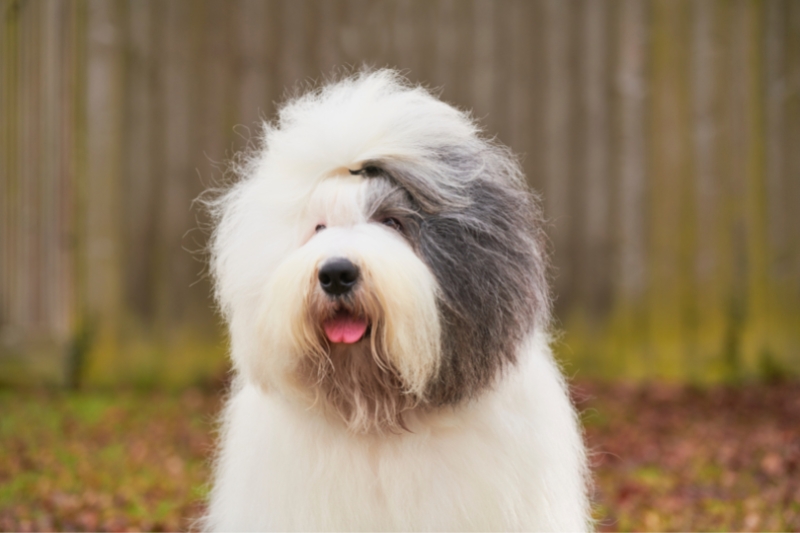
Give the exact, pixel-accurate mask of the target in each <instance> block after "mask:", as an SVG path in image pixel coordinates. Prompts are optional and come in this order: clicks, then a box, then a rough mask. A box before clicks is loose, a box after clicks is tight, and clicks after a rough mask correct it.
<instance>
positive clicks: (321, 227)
mask: <svg viewBox="0 0 800 533" xmlns="http://www.w3.org/2000/svg"><path fill="white" fill-rule="evenodd" d="M324 229H325V224H317V227H316V228H314V233H319V232H320V231H322V230H324Z"/></svg>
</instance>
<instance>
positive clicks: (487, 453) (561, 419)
mask: <svg viewBox="0 0 800 533" xmlns="http://www.w3.org/2000/svg"><path fill="white" fill-rule="evenodd" d="M258 144H259V146H258V147H257V149H255V150H251V151H250V153H249V154H248V155H246V156H245V157H243V158H241V159H239V160H238V163H237V165H236V167H237V168H236V169H235V170H236V172H237V174H238V175H239V178H240V179H239V180H238V181H237V182H236V183H235V184H234V185H232V186H231V187H230V188H229V189H228V190H226V191H224V192H223V193H222V194H220V195H218V196H217V198H216V199H215V200H212V201H211V208H212V212H213V214H214V215H215V217H216V219H215V220H216V227H215V232H214V235H213V239H212V244H211V252H212V272H213V275H214V279H215V282H216V295H217V298H218V301H219V304H220V306H221V309H222V311H223V313H224V316H225V318H226V320H227V322H228V325H229V329H230V338H231V343H232V348H231V354H232V359H233V365H234V369H235V375H236V378H235V380H234V384H233V390H232V391H231V396H230V399H229V401H228V403H227V406H226V408H225V410H224V413H223V416H222V431H221V449H220V451H219V454H218V457H217V461H216V463H215V475H214V483H213V490H212V491H211V495H210V502H209V507H208V513H207V516H206V517H205V524H204V525H205V528H206V529H208V530H219V531H256V530H340V531H345V530H542V531H544V530H548V531H551V530H561V531H568V530H569V531H578V530H585V529H587V528H590V527H591V522H590V516H589V504H588V498H587V489H586V482H587V469H586V454H585V451H584V447H583V442H582V437H581V431H580V429H579V424H578V420H577V417H576V413H575V410H574V409H573V406H572V404H571V403H570V400H569V397H568V395H567V390H566V387H565V382H564V379H563V378H562V375H561V373H560V371H559V368H558V366H557V365H556V364H555V362H554V360H553V357H552V355H551V352H550V348H549V346H548V323H549V297H548V287H547V279H546V277H547V276H546V270H547V268H546V262H547V258H546V253H545V251H544V246H543V240H544V237H543V232H542V227H541V221H540V213H539V210H538V207H537V202H536V201H535V198H534V197H533V196H532V194H531V193H530V192H529V190H528V189H527V187H526V185H525V182H524V177H523V175H522V171H521V169H520V166H519V164H518V162H517V161H516V160H515V158H514V157H513V156H512V155H511V154H510V152H509V151H508V150H507V149H506V148H504V147H502V146H499V145H498V144H496V143H495V142H493V141H491V140H487V139H486V138H485V137H484V136H483V135H482V134H481V132H480V130H479V128H478V126H476V124H475V122H473V121H472V119H471V118H470V116H469V115H468V114H466V113H464V112H462V111H459V110H457V109H455V108H454V107H451V106H450V105H448V104H445V103H443V102H441V101H440V100H438V99H437V98H436V97H434V96H432V95H431V94H430V93H429V92H428V91H426V90H425V89H424V88H421V87H417V86H413V85H412V84H410V83H409V82H408V81H406V80H405V79H403V78H402V77H401V76H400V75H399V74H397V73H396V72H393V71H390V70H379V71H372V72H362V73H359V74H356V75H352V76H350V77H348V78H346V79H342V80H340V81H338V82H335V83H331V84H328V85H326V86H322V87H320V88H317V89H315V90H312V91H310V92H308V93H307V94H305V95H303V96H300V97H298V98H295V99H291V100H290V101H288V102H287V103H285V104H284V105H283V106H282V107H281V109H280V112H279V115H278V119H277V120H276V121H275V122H274V123H270V124H266V125H265V126H264V129H263V134H262V136H261V138H260V140H259V143H258Z"/></svg>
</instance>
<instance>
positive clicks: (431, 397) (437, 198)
mask: <svg viewBox="0 0 800 533" xmlns="http://www.w3.org/2000/svg"><path fill="white" fill-rule="evenodd" d="M431 153H433V154H435V155H434V156H432V157H431V158H430V159H427V160H425V161H408V160H391V159H386V160H382V161H369V162H366V163H364V165H363V167H362V169H363V172H362V175H365V176H366V177H368V178H376V179H375V185H374V186H373V187H371V194H370V196H369V198H368V204H369V209H370V212H371V213H372V218H374V219H378V218H380V217H381V216H397V217H398V218H399V219H400V220H401V222H402V223H403V226H404V227H403V231H404V233H405V235H406V238H407V239H408V240H409V242H410V243H411V245H412V246H413V247H414V249H415V250H416V251H417V253H418V254H419V255H420V257H422V258H423V260H424V261H425V262H426V263H427V264H428V266H429V268H430V269H431V271H432V272H433V273H434V276H435V277H436V279H437V281H438V284H439V287H440V289H441V295H440V300H439V308H440V315H441V317H442V323H443V333H442V347H443V361H442V364H441V367H440V372H439V374H438V376H437V377H436V378H435V379H434V380H433V381H432V382H431V384H430V387H429V390H428V395H427V399H428V401H430V402H431V403H432V404H434V405H447V404H453V403H456V402H459V401H461V400H463V399H465V398H470V397H474V396H475V395H476V394H477V393H479V392H480V391H482V390H484V389H486V388H487V387H489V386H490V385H491V384H492V383H493V381H494V379H495V377H496V376H497V375H498V373H499V372H500V371H501V370H502V369H503V368H504V367H505V366H506V365H508V364H514V363H515V362H516V357H517V349H518V347H519V345H520V343H521V342H522V341H523V340H524V338H525V337H526V335H528V334H529V333H530V332H531V331H532V330H533V328H534V327H542V328H545V327H547V325H548V323H549V311H550V303H549V297H548V289H547V279H546V269H547V262H546V254H545V251H544V242H545V241H544V234H543V231H542V224H541V216H540V212H539V208H538V206H537V203H536V199H535V197H534V196H533V194H532V193H531V192H530V191H529V190H528V189H527V187H526V185H525V184H524V181H523V175H522V171H521V169H520V167H519V165H518V163H517V162H516V160H515V159H514V158H513V156H512V155H511V154H510V153H509V152H508V151H507V150H506V149H504V148H502V147H498V146H495V145H493V144H490V143H488V142H485V141H482V140H479V139H476V140H475V142H474V143H473V144H469V145H466V146H459V147H437V148H436V149H435V150H432V151H431ZM384 213H388V215H386V214H384ZM392 213H397V214H392Z"/></svg>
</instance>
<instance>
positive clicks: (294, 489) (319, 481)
mask: <svg viewBox="0 0 800 533" xmlns="http://www.w3.org/2000/svg"><path fill="white" fill-rule="evenodd" d="M237 402H238V404H239V405H238V407H237V406H235V405H234V408H235V409H238V412H235V413H232V415H233V419H232V421H231V422H232V425H231V426H230V429H229V434H228V442H227V446H226V450H225V452H224V454H223V458H222V460H223V461H224V462H225V463H226V468H225V469H223V471H224V472H227V474H229V475H228V476H225V477H228V479H227V480H226V479H220V480H218V482H219V483H220V484H221V486H222V487H225V488H227V489H228V490H230V491H231V492H234V493H238V495H237V496H236V497H234V498H230V499H229V502H230V504H231V505H233V506H235V507H238V509H236V510H233V509H231V511H233V512H230V513H227V515H228V516H230V517H238V518H237V520H241V522H240V523H231V524H230V526H231V529H253V528H255V529H305V530H319V529H340V530H341V529H364V530H367V529H369V530H384V529H410V530H411V529H453V528H456V529H496V528H497V526H498V524H503V525H505V526H507V527H508V528H511V529H517V528H518V527H519V526H520V525H521V523H520V522H519V520H520V519H524V518H525V517H524V516H521V515H525V514H527V511H529V510H531V509H533V508H536V507H539V506H540V505H537V504H536V502H532V501H530V495H532V494H537V493H540V492H541V491H537V490H535V487H534V486H532V485H531V483H532V482H534V480H535V479H537V478H539V476H536V475H533V474H534V472H531V471H530V470H534V469H536V467H535V465H533V464H532V463H531V462H530V461H529V460H527V457H526V455H528V454H526V452H525V451H524V450H523V449H522V448H524V444H521V443H522V442H524V440H525V439H524V436H522V437H523V438H522V439H520V435H516V436H511V435H502V434H499V433H502V432H499V431H498V430H497V428H491V427H487V426H486V425H481V424H478V427H470V426H468V425H467V426H464V425H463V424H462V425H461V426H460V427H454V424H455V421H452V422H453V424H450V426H451V427H448V424H447V423H446V421H442V420H439V421H438V422H437V424H436V425H434V426H433V427H430V428H427V429H426V428H424V427H421V428H417V429H415V432H414V433H405V434H401V435H384V436H374V437H359V436H354V435H352V434H349V433H347V432H344V431H342V428H341V427H339V426H333V425H329V424H327V423H325V422H321V421H320V420H319V419H314V418H312V417H303V416H300V417H297V416H295V415H296V414H297V413H296V411H295V412H294V413H289V412H288V411H287V408H286V407H285V406H282V405H280V404H276V403H272V402H271V401H270V400H268V399H266V398H265V397H263V396H262V395H260V394H259V393H257V392H247V391H242V393H240V397H239V398H237V399H236V400H234V404H236V403H237ZM256 411H258V413H256ZM239 415H240V416H241V419H242V420H244V419H245V418H247V419H248V420H250V421H252V420H262V421H264V422H265V424H263V425H261V426H260V427H257V428H253V427H248V426H247V425H245V424H237V418H239V417H240V416H239ZM442 422H444V423H442ZM234 449H236V450H237V451H236V453H231V452H233V451H234ZM242 451H244V452H245V453H242ZM526 471H528V472H527V473H526ZM243 480H244V481H245V482H244V483H243ZM234 484H236V485H235V486H234ZM229 494H230V493H229ZM541 504H544V502H541Z"/></svg>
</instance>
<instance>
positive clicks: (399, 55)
mask: <svg viewBox="0 0 800 533" xmlns="http://www.w3.org/2000/svg"><path fill="white" fill-rule="evenodd" d="M364 63H366V64H369V65H373V66H392V67H397V68H400V69H403V70H404V71H405V72H407V74H408V76H409V77H410V78H411V79H412V80H414V81H419V82H422V83H424V84H426V85H428V86H430V87H433V88H438V89H440V90H441V95H442V97H443V98H444V99H445V100H447V101H449V102H452V103H455V104H456V105H459V106H461V107H463V108H467V109H472V110H474V114H475V116H477V117H479V118H480V119H481V121H482V123H483V124H484V126H485V128H486V130H487V131H488V132H491V133H496V134H497V136H498V138H499V139H500V140H501V141H502V142H504V143H506V144H508V145H510V146H511V147H512V148H513V149H514V150H515V151H516V152H517V153H519V154H520V155H521V157H522V158H523V161H524V166H525V168H526V171H527V173H528V176H529V179H530V183H531V185H532V186H533V187H535V188H536V189H538V190H539V191H540V192H541V193H542V195H543V197H544V204H545V208H546V211H547V214H548V216H549V219H550V221H551V224H550V228H549V230H550V236H551V241H552V244H553V251H554V252H553V253H554V263H555V265H556V269H554V277H553V285H554V289H555V291H556V293H557V295H558V300H557V314H558V316H559V317H560V323H561V326H562V328H563V329H564V330H565V331H566V335H565V336H564V337H563V339H562V341H561V342H560V343H559V349H560V351H561V353H562V355H563V357H564V360H565V362H566V364H567V370H568V372H569V373H571V374H575V373H580V374H584V375H587V374H589V375H605V376H614V377H632V378H642V377H668V378H682V379H690V380H705V379H739V378H741V377H745V376H756V375H762V376H766V377H775V376H779V375H783V374H785V373H787V372H797V370H798V369H800V2H796V1H792V0H766V1H762V2H758V1H749V0H739V1H736V0H733V1H721V0H720V1H717V0H695V1H689V0H654V1H637V0H620V1H616V2H611V1H602V0H545V1H530V0H497V1H490V0H475V1H466V0H411V1H388V0H378V1H367V0H325V1H322V0H319V1H314V0H169V1H163V0H72V1H70V0H63V1H57V0H0V381H19V380H21V379H29V380H46V381H63V380H66V381H67V382H69V383H73V384H74V383H77V382H79V381H80V380H81V379H87V380H89V381H91V382H95V383H100V382H109V383H110V382H114V381H116V380H119V379H120V378H122V379H125V380H128V381H133V382H145V383H147V382H159V381H171V382H176V381H178V382H185V381H186V380H195V379H202V377H203V376H207V375H208V374H209V373H210V372H213V371H214V369H218V368H220V367H221V365H223V364H224V356H223V353H224V341H223V340H222V339H223V337H222V336H221V335H220V328H219V325H218V323H217V319H216V317H215V316H214V313H213V310H212V305H211V302H210V298H209V293H210V290H209V285H208V282H207V280H206V279H205V278H204V277H203V275H202V272H203V268H204V264H203V260H204V257H203V255H202V253H201V251H202V249H203V246H204V241H205V239H206V234H205V233H204V232H203V231H202V230H201V229H199V228H200V227H201V226H202V222H203V220H204V216H203V214H202V213H201V211H200V210H198V209H197V208H196V207H195V206H193V204H192V201H193V199H194V198H196V197H197V196H198V194H199V193H200V192H201V191H202V190H203V189H204V188H205V187H207V186H208V185H209V184H210V183H212V182H213V181H214V180H215V179H219V178H220V176H221V175H222V172H223V169H224V166H225V161H226V159H227V158H228V157H229V156H230V155H231V154H232V153H233V152H234V151H235V150H237V149H239V148H241V147H242V146H243V145H245V144H246V143H247V142H248V140H249V139H250V138H251V135H252V134H253V133H254V131H255V130H256V129H257V128H258V121H259V120H260V119H261V118H263V117H271V116H272V115H273V113H274V109H275V103H276V102H279V101H280V100H281V99H282V98H283V97H284V95H285V94H286V91H287V88H289V89H291V88H293V87H294V88H296V87H298V86H305V85H307V84H309V83H311V82H313V81H315V80H320V79H321V78H322V77H323V76H324V75H327V74H330V73H331V72H333V71H334V70H335V69H341V68H342V67H343V66H344V67H346V66H348V65H349V66H358V65H361V64H364ZM21 376H27V377H26V378H23V377H21Z"/></svg>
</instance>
